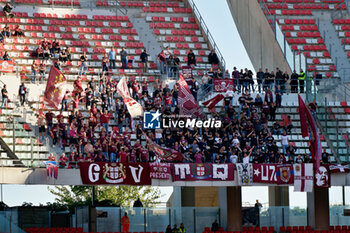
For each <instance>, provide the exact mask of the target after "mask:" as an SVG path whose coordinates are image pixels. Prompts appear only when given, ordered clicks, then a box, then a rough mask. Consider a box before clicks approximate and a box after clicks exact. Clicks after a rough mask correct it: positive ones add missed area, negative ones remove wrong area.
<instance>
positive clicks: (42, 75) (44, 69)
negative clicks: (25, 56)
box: [39, 61, 46, 83]
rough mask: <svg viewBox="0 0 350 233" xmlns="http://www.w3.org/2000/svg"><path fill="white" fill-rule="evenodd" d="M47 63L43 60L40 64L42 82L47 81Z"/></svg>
mask: <svg viewBox="0 0 350 233" xmlns="http://www.w3.org/2000/svg"><path fill="white" fill-rule="evenodd" d="M45 72H46V64H45V63H44V62H43V61H42V62H41V63H40V66H39V73H40V83H43V82H44V81H45Z"/></svg>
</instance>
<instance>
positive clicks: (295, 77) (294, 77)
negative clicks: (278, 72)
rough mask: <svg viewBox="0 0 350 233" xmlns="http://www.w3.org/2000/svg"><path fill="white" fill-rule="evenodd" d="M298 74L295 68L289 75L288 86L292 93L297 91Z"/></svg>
mask: <svg viewBox="0 0 350 233" xmlns="http://www.w3.org/2000/svg"><path fill="white" fill-rule="evenodd" d="M298 77H299V76H298V74H297V73H296V71H295V70H293V73H292V75H291V77H290V88H291V92H292V93H298Z"/></svg>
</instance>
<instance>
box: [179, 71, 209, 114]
mask: <svg viewBox="0 0 350 233" xmlns="http://www.w3.org/2000/svg"><path fill="white" fill-rule="evenodd" d="M179 105H180V114H181V115H190V116H194V117H200V118H204V115H203V113H202V111H201V110H200V108H199V105H198V103H197V101H196V100H195V99H194V97H193V95H192V93H191V91H190V88H189V87H188V85H187V82H186V80H185V79H184V77H183V76H182V75H181V74H180V78H179Z"/></svg>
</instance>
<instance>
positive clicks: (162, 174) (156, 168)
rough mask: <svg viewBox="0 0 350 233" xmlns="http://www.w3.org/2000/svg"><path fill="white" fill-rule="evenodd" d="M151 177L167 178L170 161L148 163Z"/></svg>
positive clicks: (168, 177) (168, 176)
mask: <svg viewBox="0 0 350 233" xmlns="http://www.w3.org/2000/svg"><path fill="white" fill-rule="evenodd" d="M149 166H150V174H149V176H150V177H151V179H158V180H169V179H170V163H150V164H149Z"/></svg>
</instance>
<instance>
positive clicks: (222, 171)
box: [172, 163, 234, 181]
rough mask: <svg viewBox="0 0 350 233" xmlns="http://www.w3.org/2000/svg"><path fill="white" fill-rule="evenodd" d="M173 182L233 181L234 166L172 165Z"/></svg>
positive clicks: (206, 164) (207, 164)
mask: <svg viewBox="0 0 350 233" xmlns="http://www.w3.org/2000/svg"><path fill="white" fill-rule="evenodd" d="M172 176H173V181H198V180H204V181H233V180H234V165H233V164H210V163H179V164H173V165H172Z"/></svg>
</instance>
